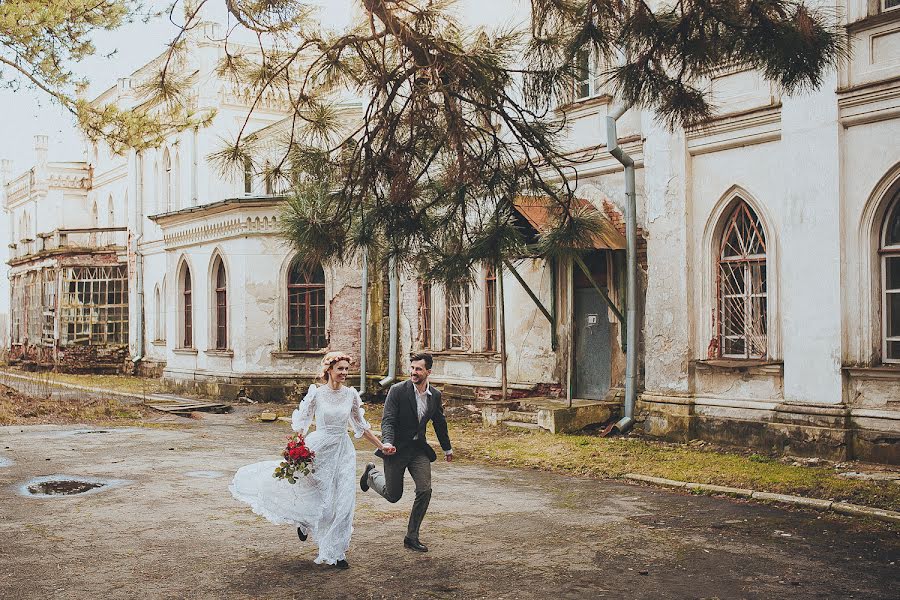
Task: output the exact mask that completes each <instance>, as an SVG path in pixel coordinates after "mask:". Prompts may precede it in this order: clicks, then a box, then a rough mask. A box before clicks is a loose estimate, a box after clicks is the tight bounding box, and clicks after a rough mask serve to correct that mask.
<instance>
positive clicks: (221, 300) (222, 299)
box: [213, 257, 228, 350]
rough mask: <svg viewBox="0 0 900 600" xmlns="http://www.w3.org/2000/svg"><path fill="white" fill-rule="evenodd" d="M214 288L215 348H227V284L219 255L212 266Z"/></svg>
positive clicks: (223, 264)
mask: <svg viewBox="0 0 900 600" xmlns="http://www.w3.org/2000/svg"><path fill="white" fill-rule="evenodd" d="M213 273H214V277H215V284H216V285H215V290H216V304H215V306H216V315H215V323H216V349H217V350H225V349H226V348H228V289H227V288H228V286H227V281H226V275H225V263H224V262H223V261H222V258H221V257H216V265H215V267H214V268H213Z"/></svg>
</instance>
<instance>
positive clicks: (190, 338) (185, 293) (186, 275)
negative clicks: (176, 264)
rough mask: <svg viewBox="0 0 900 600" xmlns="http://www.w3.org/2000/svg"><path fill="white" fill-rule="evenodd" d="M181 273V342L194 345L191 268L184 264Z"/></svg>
mask: <svg viewBox="0 0 900 600" xmlns="http://www.w3.org/2000/svg"><path fill="white" fill-rule="evenodd" d="M181 268H182V273H181V342H182V345H181V347H182V348H186V349H193V347H194V291H193V285H192V282H191V268H190V267H189V266H188V265H187V264H184V265H182V267H181Z"/></svg>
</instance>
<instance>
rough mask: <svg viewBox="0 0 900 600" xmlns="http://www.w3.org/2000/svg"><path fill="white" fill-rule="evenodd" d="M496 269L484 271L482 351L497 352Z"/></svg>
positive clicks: (491, 268) (490, 268)
mask: <svg viewBox="0 0 900 600" xmlns="http://www.w3.org/2000/svg"><path fill="white" fill-rule="evenodd" d="M497 329H498V327H497V270H496V269H495V268H493V267H487V268H486V269H485V272H484V351H485V352H497V350H498V348H499V344H498V343H497Z"/></svg>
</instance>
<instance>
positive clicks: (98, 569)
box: [0, 408, 900, 600]
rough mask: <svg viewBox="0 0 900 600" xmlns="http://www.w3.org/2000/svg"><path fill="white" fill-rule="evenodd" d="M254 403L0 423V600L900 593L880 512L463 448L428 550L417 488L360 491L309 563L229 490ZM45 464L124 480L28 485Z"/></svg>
mask: <svg viewBox="0 0 900 600" xmlns="http://www.w3.org/2000/svg"><path fill="white" fill-rule="evenodd" d="M248 411H249V409H246V408H239V409H238V410H237V411H236V412H235V413H233V414H229V415H204V416H203V418H202V419H200V420H190V419H178V418H177V417H169V418H167V419H160V420H158V422H156V423H154V424H153V426H147V427H125V428H107V427H104V428H102V429H98V428H96V426H87V427H80V426H56V425H15V426H8V427H2V428H0V598H10V599H12V598H49V597H53V598H89V597H94V598H131V597H135V596H138V595H140V596H142V597H145V598H275V597H277V598H315V599H325V598H362V599H370V598H466V599H468V598H498V599H499V598H506V599H513V598H535V599H544V598H765V599H767V600H768V599H772V598H785V597H790V598H799V599H806V598H897V597H900V566H898V561H900V535H898V530H897V529H896V528H894V527H892V526H890V525H888V524H884V523H879V522H873V521H866V520H860V519H849V518H844V517H840V516H837V515H832V514H823V513H816V512H807V511H801V510H786V509H784V508H782V507H778V506H767V505H762V504H758V503H747V502H743V501H738V500H733V499H726V498H713V497H706V496H692V495H689V494H683V493H678V492H670V491H665V490H659V489H655V488H650V487H639V486H633V485H627V484H623V483H618V482H613V481H598V480H592V479H580V478H575V477H569V476H564V475H556V474H549V473H543V472H539V471H534V470H517V469H508V468H497V467H487V466H483V465H478V464H475V463H468V462H465V461H455V462H454V463H452V464H446V463H442V462H441V463H435V465H434V477H433V479H434V489H435V493H434V499H433V500H432V504H431V509H430V511H429V514H428V516H427V518H426V521H425V525H424V526H423V531H422V540H423V541H424V542H425V543H427V544H428V545H429V546H430V548H431V551H430V552H429V553H428V554H424V555H422V554H417V553H413V552H410V551H408V550H405V549H404V548H403V545H402V539H403V534H404V531H405V523H406V519H407V516H408V513H409V508H410V505H411V502H412V493H411V488H407V492H408V493H407V494H406V495H405V496H404V498H403V499H402V500H401V501H400V502H399V503H398V504H395V505H391V504H388V503H387V502H385V501H384V500H382V499H381V498H380V497H379V496H377V495H375V494H374V493H372V492H370V493H368V494H363V493H362V492H358V493H359V496H358V505H357V513H356V520H355V532H354V535H353V542H352V545H351V548H350V553H349V557H348V558H349V561H350V564H351V568H350V569H349V570H348V571H339V570H337V569H334V568H333V567H328V566H319V565H315V564H314V563H313V562H312V560H313V558H315V555H316V552H315V548H314V547H313V546H312V545H310V544H309V543H301V542H299V540H298V539H297V537H296V534H295V533H294V531H293V530H292V529H291V528H289V527H285V526H275V525H271V524H269V523H268V522H266V521H264V520H263V519H261V518H259V517H256V516H255V515H253V514H252V513H251V512H250V511H249V510H248V509H246V508H245V507H244V506H243V505H241V504H240V503H238V502H236V501H235V500H233V499H232V498H231V495H230V494H229V493H228V489H227V486H228V482H229V481H230V477H231V475H232V474H233V473H234V471H235V470H236V469H237V468H238V467H239V466H241V465H243V464H246V463H250V462H255V461H257V460H263V459H268V458H277V453H278V451H279V450H280V447H281V444H282V441H283V439H284V436H286V435H287V433H288V429H287V428H286V426H284V425H283V424H258V423H251V422H249V421H248V419H247V416H248ZM167 421H168V422H171V424H170V423H168V422H167ZM357 448H358V450H359V453H358V457H357V461H358V470H359V471H360V472H361V471H362V468H363V465H364V463H365V462H366V461H368V460H369V459H370V457H371V454H370V449H369V448H368V447H367V446H366V445H365V442H364V441H360V442H359V443H358V444H357ZM48 475H70V476H83V477H84V478H85V479H91V478H111V479H116V480H120V482H119V483H120V485H118V486H110V487H108V488H101V490H100V491H92V492H91V493H87V494H84V495H79V496H64V497H50V498H38V497H33V496H27V495H23V493H22V486H23V485H24V484H26V483H27V482H28V481H29V480H30V479H32V478H34V477H39V476H48ZM408 483H410V484H411V482H408Z"/></svg>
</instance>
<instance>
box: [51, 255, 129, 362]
mask: <svg viewBox="0 0 900 600" xmlns="http://www.w3.org/2000/svg"><path fill="white" fill-rule="evenodd" d="M61 289H62V292H61V295H60V303H59V304H60V308H59V313H60V314H59V324H60V325H59V327H60V345H62V346H69V345H121V344H127V343H128V270H127V268H126V267H125V266H124V265H117V266H111V267H67V268H65V269H63V275H62V288H61Z"/></svg>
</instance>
